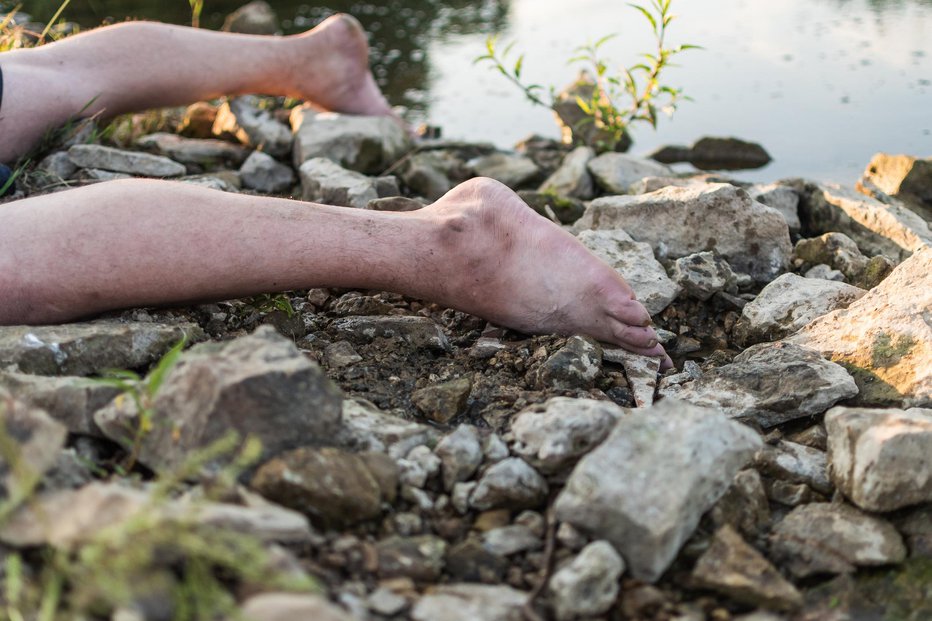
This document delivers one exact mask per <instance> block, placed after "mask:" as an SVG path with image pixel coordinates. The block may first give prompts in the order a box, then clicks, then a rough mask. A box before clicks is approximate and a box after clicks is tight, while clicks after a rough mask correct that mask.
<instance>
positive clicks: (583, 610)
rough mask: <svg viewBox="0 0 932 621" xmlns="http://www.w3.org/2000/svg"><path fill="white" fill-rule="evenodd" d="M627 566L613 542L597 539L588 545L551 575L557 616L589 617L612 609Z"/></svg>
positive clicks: (562, 618)
mask: <svg viewBox="0 0 932 621" xmlns="http://www.w3.org/2000/svg"><path fill="white" fill-rule="evenodd" d="M624 570H625V563H624V560H622V558H621V557H620V556H618V553H617V552H616V551H615V549H614V548H613V547H612V544H610V543H608V542H607V541H593V542H592V543H590V544H589V545H587V546H586V547H585V548H583V549H582V551H581V552H580V553H579V554H578V555H576V557H575V558H574V559H573V560H572V561H570V562H569V563H567V564H566V565H564V566H563V567H561V568H560V569H559V570H557V571H556V572H555V573H554V574H553V577H552V578H551V579H550V584H549V585H548V586H549V589H550V592H551V594H552V595H553V603H554V608H556V613H557V619H558V620H559V621H570V620H571V619H578V618H586V619H588V618H590V617H597V616H599V615H601V614H604V613H605V612H608V610H609V608H611V607H612V604H614V603H615V599H617V597H618V591H619V588H620V584H619V577H620V576H621V574H622V572H623V571H624Z"/></svg>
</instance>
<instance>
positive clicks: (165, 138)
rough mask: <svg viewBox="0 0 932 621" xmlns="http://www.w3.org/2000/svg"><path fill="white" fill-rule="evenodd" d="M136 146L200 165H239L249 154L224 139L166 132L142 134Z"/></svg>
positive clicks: (178, 160) (177, 160)
mask: <svg viewBox="0 0 932 621" xmlns="http://www.w3.org/2000/svg"><path fill="white" fill-rule="evenodd" d="M136 146H138V147H141V148H143V149H148V150H151V151H155V152H157V153H158V154H159V155H164V156H165V157H168V158H171V159H173V160H175V161H176V162H181V163H182V164H197V165H199V166H212V167H216V166H221V165H224V164H227V165H231V166H239V165H240V164H242V163H243V162H244V161H245V160H246V157H247V156H248V155H249V151H248V150H247V149H244V148H243V147H241V146H239V145H235V144H231V143H229V142H226V141H224V140H211V139H207V140H197V139H194V138H182V137H181V136H178V135H177V134H169V133H165V132H159V133H155V134H148V135H146V136H142V137H141V138H139V139H138V140H137V141H136Z"/></svg>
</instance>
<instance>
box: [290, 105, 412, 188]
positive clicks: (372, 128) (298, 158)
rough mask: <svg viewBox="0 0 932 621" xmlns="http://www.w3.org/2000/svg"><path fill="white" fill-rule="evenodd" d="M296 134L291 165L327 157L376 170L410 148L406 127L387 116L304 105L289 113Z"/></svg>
mask: <svg viewBox="0 0 932 621" xmlns="http://www.w3.org/2000/svg"><path fill="white" fill-rule="evenodd" d="M291 126H292V128H293V129H294V133H295V142H294V165H295V168H300V167H301V165H302V164H304V162H307V161H308V160H311V159H314V158H320V157H323V158H328V159H331V160H333V161H334V162H335V163H337V164H339V165H340V166H342V167H343V168H347V169H349V170H353V171H356V172H361V173H366V174H374V173H379V172H381V171H383V170H385V169H386V168H388V167H389V166H391V165H392V164H394V163H395V161H396V160H397V159H398V158H400V157H401V156H402V155H404V154H405V152H406V151H407V150H408V149H409V148H410V146H411V144H410V139H409V138H408V135H407V134H406V133H405V130H404V129H402V128H401V126H400V125H399V124H398V123H396V122H395V121H394V120H393V119H390V118H389V117H386V116H359V115H352V114H339V113H337V112H315V111H313V110H312V109H310V108H307V107H299V108H295V109H294V110H293V111H292V113H291Z"/></svg>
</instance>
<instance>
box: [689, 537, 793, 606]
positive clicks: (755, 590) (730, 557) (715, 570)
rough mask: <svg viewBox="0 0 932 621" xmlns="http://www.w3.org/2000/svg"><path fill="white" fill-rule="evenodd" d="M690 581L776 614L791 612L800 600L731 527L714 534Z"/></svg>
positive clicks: (790, 585) (767, 562) (774, 569)
mask: <svg viewBox="0 0 932 621" xmlns="http://www.w3.org/2000/svg"><path fill="white" fill-rule="evenodd" d="M692 578H693V580H694V581H695V583H696V585H697V586H700V587H702V588H706V589H711V590H713V591H717V592H719V593H721V594H722V595H725V596H727V597H729V598H731V599H733V600H735V601H737V602H741V603H743V604H748V605H750V606H763V607H765V608H772V609H776V610H793V609H796V608H799V607H800V606H801V605H802V603H803V597H802V595H801V594H800V592H799V591H797V590H796V587H794V586H793V585H792V584H790V583H789V582H787V581H786V579H785V578H784V577H783V576H781V575H780V572H779V571H777V569H776V568H775V567H774V566H773V565H771V564H770V561H768V560H767V559H766V558H764V556H763V555H762V554H761V553H760V552H758V551H757V550H755V549H754V548H753V547H751V546H749V545H748V544H747V543H745V541H744V540H743V539H742V538H741V535H739V534H738V533H736V532H735V531H734V529H732V528H731V527H730V526H724V527H723V528H721V529H719V530H718V532H716V533H715V537H714V538H713V539H712V545H711V546H710V547H709V549H708V550H706V551H705V552H704V553H703V555H702V556H701V557H699V561H698V562H697V563H696V567H695V568H694V569H693V573H692Z"/></svg>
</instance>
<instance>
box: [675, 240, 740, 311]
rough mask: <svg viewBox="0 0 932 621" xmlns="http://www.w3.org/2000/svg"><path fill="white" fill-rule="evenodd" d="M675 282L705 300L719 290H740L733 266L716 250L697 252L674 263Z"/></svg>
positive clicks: (689, 292)
mask: <svg viewBox="0 0 932 621" xmlns="http://www.w3.org/2000/svg"><path fill="white" fill-rule="evenodd" d="M671 277H672V279H673V282H675V283H676V284H677V285H679V286H680V287H682V289H683V290H684V291H685V292H686V294H687V295H689V296H690V297H693V298H695V299H697V300H701V301H703V302H705V301H706V300H708V299H709V298H711V297H712V296H713V295H715V294H716V293H718V292H719V291H727V292H728V293H731V294H734V293H737V292H738V278H737V276H735V273H734V272H733V271H732V269H731V266H730V265H728V262H727V261H725V259H723V258H722V257H720V256H718V255H717V254H715V253H714V252H697V253H696V254H691V255H689V256H686V257H680V258H679V259H677V260H676V262H675V263H674V264H673V272H672V273H671Z"/></svg>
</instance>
